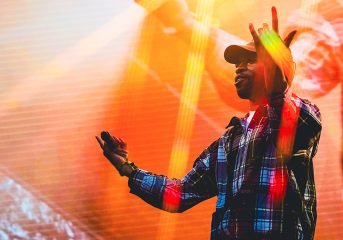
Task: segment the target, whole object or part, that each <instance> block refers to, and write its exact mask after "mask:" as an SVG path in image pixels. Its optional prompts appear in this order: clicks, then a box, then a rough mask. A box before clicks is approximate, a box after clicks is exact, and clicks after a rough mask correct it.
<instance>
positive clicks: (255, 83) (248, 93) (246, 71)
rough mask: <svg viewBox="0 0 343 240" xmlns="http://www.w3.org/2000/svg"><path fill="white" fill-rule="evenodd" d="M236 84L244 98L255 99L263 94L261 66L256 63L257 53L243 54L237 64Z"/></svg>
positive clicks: (239, 93)
mask: <svg viewBox="0 0 343 240" xmlns="http://www.w3.org/2000/svg"><path fill="white" fill-rule="evenodd" d="M235 66H236V77H235V86H236V89H237V94H238V96H239V97H240V98H242V99H250V100H253V99H254V98H255V97H257V96H258V95H260V94H261V90H262V89H263V83H262V82H261V81H260V77H259V76H260V74H259V73H260V72H261V71H260V69H261V67H260V66H259V65H258V64H257V63H256V54H255V53H251V54H243V55H242V56H241V57H240V58H239V61H238V62H237V63H236V64H235Z"/></svg>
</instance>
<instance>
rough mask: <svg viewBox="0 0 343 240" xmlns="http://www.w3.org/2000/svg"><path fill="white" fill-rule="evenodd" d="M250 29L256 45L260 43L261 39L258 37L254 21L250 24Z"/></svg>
mask: <svg viewBox="0 0 343 240" xmlns="http://www.w3.org/2000/svg"><path fill="white" fill-rule="evenodd" d="M249 30H250V33H251V36H252V38H253V39H254V43H255V45H258V44H259V43H260V39H259V38H258V35H257V33H256V30H255V28H254V25H253V24H252V23H250V24H249Z"/></svg>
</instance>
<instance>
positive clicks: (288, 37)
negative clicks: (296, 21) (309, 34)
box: [283, 30, 297, 48]
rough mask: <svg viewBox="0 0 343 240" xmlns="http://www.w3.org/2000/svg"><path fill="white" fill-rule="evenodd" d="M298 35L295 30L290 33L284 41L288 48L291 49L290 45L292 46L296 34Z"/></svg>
mask: <svg viewBox="0 0 343 240" xmlns="http://www.w3.org/2000/svg"><path fill="white" fill-rule="evenodd" d="M296 33H297V30H294V31H292V32H290V33H289V34H288V35H287V37H285V39H284V40H283V42H284V43H285V45H286V47H288V48H289V45H291V42H292V41H293V38H294V36H295V34H296Z"/></svg>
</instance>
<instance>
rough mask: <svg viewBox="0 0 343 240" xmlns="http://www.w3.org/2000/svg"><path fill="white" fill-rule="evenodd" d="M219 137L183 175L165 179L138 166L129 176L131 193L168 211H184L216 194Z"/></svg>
mask: <svg viewBox="0 0 343 240" xmlns="http://www.w3.org/2000/svg"><path fill="white" fill-rule="evenodd" d="M218 142H219V140H217V141H215V142H214V143H212V144H211V145H210V146H209V147H208V148H207V149H205V150H204V151H203V152H202V153H201V154H200V156H199V157H198V158H197V159H196V160H195V162H194V164H193V168H192V169H191V170H190V171H189V172H188V173H187V174H186V175H185V176H184V177H183V178H182V179H175V178H168V177H166V176H163V175H156V174H153V173H150V172H147V171H145V170H141V169H138V170H137V171H135V172H133V173H132V174H131V175H130V177H129V187H130V193H132V194H135V195H137V196H138V197H140V198H141V199H143V200H144V201H145V202H147V203H149V204H150V205H152V206H154V207H157V208H160V209H162V210H165V211H168V212H183V211H185V210H187V209H189V208H191V207H192V206H194V205H196V204H197V203H199V202H201V201H204V200H206V199H208V198H211V197H213V196H215V195H216V194H217V185H216V181H215V170H214V169H215V164H216V159H217V152H218Z"/></svg>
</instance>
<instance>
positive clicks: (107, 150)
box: [95, 131, 132, 176]
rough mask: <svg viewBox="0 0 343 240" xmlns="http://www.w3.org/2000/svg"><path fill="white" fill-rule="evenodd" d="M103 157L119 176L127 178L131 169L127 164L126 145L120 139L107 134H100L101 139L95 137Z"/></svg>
mask: <svg viewBox="0 0 343 240" xmlns="http://www.w3.org/2000/svg"><path fill="white" fill-rule="evenodd" d="M95 138H96V140H97V141H98V143H99V145H100V147H101V149H102V150H103V154H104V156H105V157H106V158H107V159H108V160H109V161H110V162H111V163H112V165H113V166H114V167H115V168H116V169H117V170H118V172H119V173H120V174H121V175H125V176H129V175H130V174H131V172H132V169H131V168H130V167H129V166H128V165H127V164H126V163H127V162H128V152H127V144H126V143H125V141H124V140H123V139H121V138H118V137H115V136H111V135H110V133H109V132H105V131H104V132H102V133H101V139H100V138H99V137H98V136H96V137H95Z"/></svg>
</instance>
